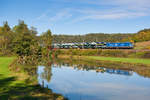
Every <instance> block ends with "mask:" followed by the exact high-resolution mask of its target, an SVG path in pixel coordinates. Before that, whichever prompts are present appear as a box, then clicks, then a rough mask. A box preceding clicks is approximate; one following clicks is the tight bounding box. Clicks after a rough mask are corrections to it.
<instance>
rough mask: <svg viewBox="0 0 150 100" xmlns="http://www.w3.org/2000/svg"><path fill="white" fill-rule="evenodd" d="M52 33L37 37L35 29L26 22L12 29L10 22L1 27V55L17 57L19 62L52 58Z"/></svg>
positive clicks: (47, 32) (44, 33)
mask: <svg viewBox="0 0 150 100" xmlns="http://www.w3.org/2000/svg"><path fill="white" fill-rule="evenodd" d="M51 43H52V33H51V31H50V29H49V30H47V31H46V32H43V33H42V34H41V35H40V36H37V30H36V28H34V27H31V28H29V27H28V25H27V24H25V22H24V21H22V20H20V21H19V23H18V25H15V26H14V27H13V28H10V26H9V25H8V22H7V21H6V22H4V23H3V26H1V27H0V55H1V56H5V55H17V56H18V58H19V60H18V61H23V62H25V61H31V62H32V61H33V60H34V61H36V60H38V58H42V57H45V58H50V57H51V52H52V51H51Z"/></svg>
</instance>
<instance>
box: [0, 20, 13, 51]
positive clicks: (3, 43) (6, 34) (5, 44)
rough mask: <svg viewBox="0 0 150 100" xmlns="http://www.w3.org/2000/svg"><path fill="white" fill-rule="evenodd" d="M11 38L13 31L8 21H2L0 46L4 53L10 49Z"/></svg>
mask: <svg viewBox="0 0 150 100" xmlns="http://www.w3.org/2000/svg"><path fill="white" fill-rule="evenodd" d="M12 39H13V32H12V31H11V28H10V26H9V25H8V22H7V21H6V22H4V23H3V26H2V27H0V47H1V51H2V52H3V53H4V54H5V53H7V52H10V51H11V42H12Z"/></svg>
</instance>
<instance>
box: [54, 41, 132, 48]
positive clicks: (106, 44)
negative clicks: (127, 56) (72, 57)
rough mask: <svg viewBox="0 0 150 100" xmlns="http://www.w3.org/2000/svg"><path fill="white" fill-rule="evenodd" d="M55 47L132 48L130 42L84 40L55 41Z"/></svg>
mask: <svg viewBox="0 0 150 100" xmlns="http://www.w3.org/2000/svg"><path fill="white" fill-rule="evenodd" d="M52 48H55V49H133V48H134V45H133V44H132V43H131V42H120V43H111V42H91V43H88V42H84V43H60V44H59V43H55V44H53V45H52Z"/></svg>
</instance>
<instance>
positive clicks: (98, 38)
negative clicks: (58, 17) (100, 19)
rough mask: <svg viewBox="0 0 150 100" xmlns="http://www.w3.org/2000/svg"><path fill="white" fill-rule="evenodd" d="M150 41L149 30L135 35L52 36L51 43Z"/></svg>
mask: <svg viewBox="0 0 150 100" xmlns="http://www.w3.org/2000/svg"><path fill="white" fill-rule="evenodd" d="M149 40H150V29H144V30H140V31H139V32H137V33H113V34H108V33H89V34H86V35H53V43H72V42H143V41H149Z"/></svg>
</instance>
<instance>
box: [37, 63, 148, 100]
mask: <svg viewBox="0 0 150 100" xmlns="http://www.w3.org/2000/svg"><path fill="white" fill-rule="evenodd" d="M101 66H102V65H101ZM143 68H144V67H143ZM37 72H38V81H39V84H41V85H42V86H44V87H45V88H50V89H52V90H53V91H54V92H56V93H61V94H63V95H64V96H65V97H67V98H69V100H120V99H121V100H133V99H136V100H149V98H150V95H149V93H150V86H149V83H150V79H149V78H144V77H141V76H139V74H137V73H136V72H135V71H134V69H132V68H128V67H121V68H118V67H110V66H108V67H104V66H103V67H98V66H93V65H91V64H83V63H78V64H77V63H71V62H70V63H68V62H64V61H62V62H54V63H52V64H51V67H50V66H39V67H38V70H37Z"/></svg>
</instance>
